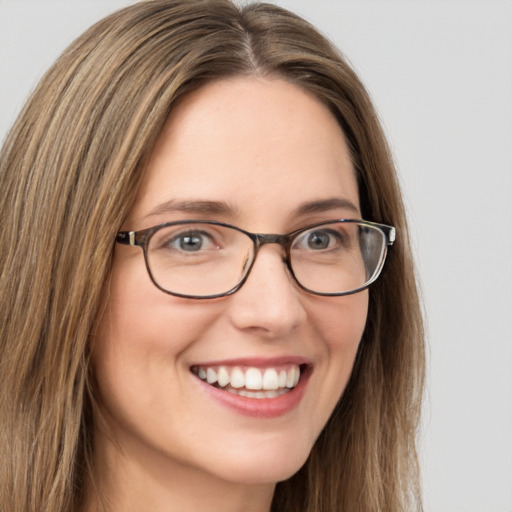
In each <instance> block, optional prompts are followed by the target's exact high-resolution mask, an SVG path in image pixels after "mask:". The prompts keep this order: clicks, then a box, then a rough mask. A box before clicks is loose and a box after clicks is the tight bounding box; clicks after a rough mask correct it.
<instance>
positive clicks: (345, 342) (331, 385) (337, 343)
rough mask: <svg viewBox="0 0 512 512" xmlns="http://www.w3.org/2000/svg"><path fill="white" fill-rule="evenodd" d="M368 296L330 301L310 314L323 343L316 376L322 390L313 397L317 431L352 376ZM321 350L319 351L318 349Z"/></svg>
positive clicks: (364, 321) (361, 295) (352, 296)
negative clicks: (319, 365) (315, 407)
mask: <svg viewBox="0 0 512 512" xmlns="http://www.w3.org/2000/svg"><path fill="white" fill-rule="evenodd" d="M367 313H368V292H367V291H363V292H360V293H357V294H354V295H348V296H346V297H339V298H329V299H328V300H326V301H324V302H323V304H320V303H319V306H318V307H315V308H314V309H312V310H311V315H312V316H311V318H312V323H313V324H314V325H315V326H316V334H317V338H318V339H322V340H323V343H322V344H319V347H322V348H321V350H322V357H321V358H320V359H321V360H322V361H323V363H322V365H321V367H319V368H318V372H316V373H317V375H316V376H315V378H318V379H319V381H320V383H319V384H318V388H319V389H321V393H319V394H318V395H317V397H316V400H317V401H318V403H317V408H318V411H319V412H320V411H321V414H319V415H318V420H319V421H318V424H317V426H318V429H319V430H320V429H321V428H323V426H324V425H325V423H326V422H327V420H328V418H329V416H330V415H331V413H332V411H333V410H334V407H335V406H336V404H337V403H338V401H339V399H340V398H341V396H342V394H343V392H344V390H345V387H346V385H347V382H348V380H349V378H350V375H351V373H352V369H353V366H354V361H355V358H356V354H357V351H358V348H359V343H360V341H361V337H362V335H363V331H364V328H365V325H366V318H367ZM319 350H320V348H319Z"/></svg>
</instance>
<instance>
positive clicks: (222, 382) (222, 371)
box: [217, 366, 230, 388]
mask: <svg viewBox="0 0 512 512" xmlns="http://www.w3.org/2000/svg"><path fill="white" fill-rule="evenodd" d="M229 380H230V379H229V373H228V371H227V370H226V368H224V366H221V367H220V368H219V371H218V372H217V382H218V383H219V386H220V387H221V388H224V387H226V386H227V385H228V384H229Z"/></svg>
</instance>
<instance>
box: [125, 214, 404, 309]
mask: <svg viewBox="0 0 512 512" xmlns="http://www.w3.org/2000/svg"><path fill="white" fill-rule="evenodd" d="M337 222H340V223H354V224H362V225H365V226H369V227H372V228H377V229H379V230H380V231H382V233H383V234H384V237H385V240H386V244H385V252H384V256H383V258H382V264H381V266H380V268H379V269H377V271H376V272H375V275H374V276H373V278H372V279H371V280H370V281H368V282H367V283H365V285H364V286H361V287H359V288H357V289H355V290H350V291H348V292H336V293H333V292H328V293H326V292H316V291H314V290H310V289H309V288H306V287H305V286H303V285H302V284H301V282H300V281H299V280H298V279H297V277H296V276H295V273H294V271H293V268H292V265H291V263H290V260H291V255H290V251H291V248H292V245H293V242H294V240H295V239H296V238H297V237H298V236H299V235H300V234H301V233H303V232H304V231H308V230H310V229H313V228H316V227H320V226H325V225H327V224H333V223H337ZM187 224H209V225H213V226H222V227H226V228H230V229H234V230H236V231H239V232H240V233H243V234H244V235H246V236H248V237H249V238H250V239H251V240H252V242H253V246H254V257H253V259H252V261H251V264H250V265H249V267H248V268H247V270H246V272H245V275H244V276H243V278H242V279H241V281H240V282H239V283H238V284H237V285H236V286H234V287H233V288H231V289H230V290H228V291H227V292H223V293H217V294H214V295H187V294H182V293H176V292H171V291H169V290H167V289H165V288H162V287H161V286H160V285H159V284H158V283H157V281H156V280H155V278H154V277H153V274H152V272H151V268H150V266H149V262H148V255H147V247H148V244H149V241H150V239H151V237H152V236H153V235H154V234H155V233H156V232H157V231H159V230H160V229H163V228H166V227H168V226H177V225H187ZM395 238H396V229H395V228H394V227H393V226H389V225H387V224H380V223H378V222H371V221H367V220H361V219H334V220H328V221H322V222H319V223H316V224H310V225H309V226H305V227H303V228H300V229H297V230H295V231H292V232H290V233H285V234H281V235H279V234H264V233H251V232H249V231H245V230H244V229H242V228H239V227H237V226H233V225H232V224H227V223H225V222H219V221H215V220H204V219H194V220H188V219H187V220H180V221H174V222H165V223H163V224H158V225H156V226H153V227H150V228H146V229H140V230H139V231H119V232H118V233H117V235H116V242H117V243H119V244H123V245H129V246H132V247H135V246H137V247H141V248H142V251H143V253H144V261H145V264H146V269H147V271H148V274H149V277H150V278H151V281H152V282H153V284H154V285H155V286H156V287H157V288H158V289H159V290H161V291H163V292H164V293H167V294H169V295H173V296H175V297H183V298H187V299H216V298H219V297H226V296H228V295H232V294H233V293H235V292H236V291H238V290H239V289H240V288H241V287H242V286H243V285H244V283H245V282H246V281H247V278H248V277H249V274H250V272H251V270H252V267H253V266H254V262H255V261H256V257H257V256H258V251H259V249H260V248H261V247H262V246H264V245H266V244H279V245H280V246H281V247H283V249H284V250H285V257H284V258H283V262H284V263H285V264H286V267H287V269H288V271H289V272H290V275H291V276H292V277H293V280H294V281H295V282H296V283H297V285H298V286H299V287H300V288H301V289H302V290H304V291H306V292H308V293H311V294H313V295H320V296H325V297H340V296H344V295H352V294H353V293H357V292H360V291H362V290H365V289H366V288H368V287H369V286H370V285H371V284H372V283H374V282H375V281H376V280H377V278H378V277H379V276H380V275H381V273H382V269H383V268H384V264H385V262H386V259H387V250H388V247H389V246H392V245H393V243H394V242H395Z"/></svg>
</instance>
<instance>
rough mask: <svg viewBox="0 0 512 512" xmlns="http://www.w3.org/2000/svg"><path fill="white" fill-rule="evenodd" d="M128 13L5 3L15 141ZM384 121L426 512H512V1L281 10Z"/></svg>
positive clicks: (1, 113) (1, 14)
mask: <svg viewBox="0 0 512 512" xmlns="http://www.w3.org/2000/svg"><path fill="white" fill-rule="evenodd" d="M130 3H132V2H131V1H129V0H33V1H31V0H0V139H3V138H4V136H5V133H6V131H7V129H8V127H9V125H10V124H11V123H12V121H13V120H14V118H15V116H16V113H17V112H18V110H19V108H20V107H21V105H22V103H23V101H24V98H25V97H26V96H27V94H28V93H29V92H30V90H31V89H32V88H33V86H34V85H35V84H36V82H37V79H38V78H39V77H40V76H41V74H42V73H43V71H44V70H45V69H46V68H47V67H48V66H49V65H50V64H51V62H52V61H53V60H54V59H55V58H56V57H57V55H58V54H59V53H60V52H61V51H62V50H63V49H64V47H65V46H66V45H67V44H68V43H69V42H70V41H71V40H72V39H73V38H74V37H76V36H77V35H78V34H79V33H81V32H82V31H83V30H84V29H85V28H87V27H88V26H89V25H90V24H91V23H92V22H94V21H96V20H97V19H99V18H100V17H102V16H103V15H104V14H106V13H108V12H111V11H112V10H115V9H116V8H118V7H122V6H125V5H128V4H130ZM275 3H279V4H281V5H283V6H285V7H288V8H290V9H292V10H294V11H296V12H298V13H299V14H302V15H303V16H305V17H306V18H307V19H309V20H310V21H312V22H313V23H314V24H315V25H317V26H318V27H319V28H320V29H321V30H322V31H323V32H324V33H325V34H327V35H328V36H329V37H330V39H331V40H333V41H334V42H335V43H336V44H337V46H339V47H340V48H341V49H342V50H343V51H344V53H345V54H346V55H347V56H348V58H349V60H350V61H351V62H352V64H353V65H354V67H355V68H356V70H357V71H358V72H359V74H360V76H361V77H362V79H363V81H364V82H365V83H366V85H367V87H368V89H369V90H370V93H371V95H372V97H373V98H374V101H375V103H376V105H377V108H378V111H379V113H380V115H381V117H382V120H383V123H384V126H385V128H386V132H387V133H388V136H389V140H390V142H391V145H392V148H393V151H394V154H395V158H396V162H397V166H398V169H399V172H400V175H401V180H402V183H403V188H404V193H405V197H406V202H407V206H408V210H409V218H410V222H411V226H412V234H413V242H414V246H415V252H416V257H417V262H418V269H419V274H420V279H421V282H422V287H423V296H424V303H425V311H426V315H427V327H428V341H429V377H428V391H427V397H426V403H425V410H424V418H423V428H422V445H421V450H422V462H423V482H424V491H425V501H426V510H427V511H432V512H512V271H511V268H512V149H511V146H512V2H511V1H510V0H474V1H473V0H442V1H439V0H337V1H336V0H315V1H312V0H309V1H308V0H282V1H276V2H275Z"/></svg>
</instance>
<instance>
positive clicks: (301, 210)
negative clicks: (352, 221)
mask: <svg viewBox="0 0 512 512" xmlns="http://www.w3.org/2000/svg"><path fill="white" fill-rule="evenodd" d="M340 208H342V209H344V210H351V211H353V212H354V213H357V214H358V215H360V214H361V213H360V211H359V208H358V207H357V206H356V205H355V204H354V203H353V202H352V201H349V200H348V199H344V198H341V197H332V198H329V199H321V200H318V201H310V202H307V203H304V204H302V205H300V206H299V207H298V208H297V209H296V210H295V211H294V215H298V216H301V215H309V214H312V213H323V212H327V211H329V210H337V209H340Z"/></svg>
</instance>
